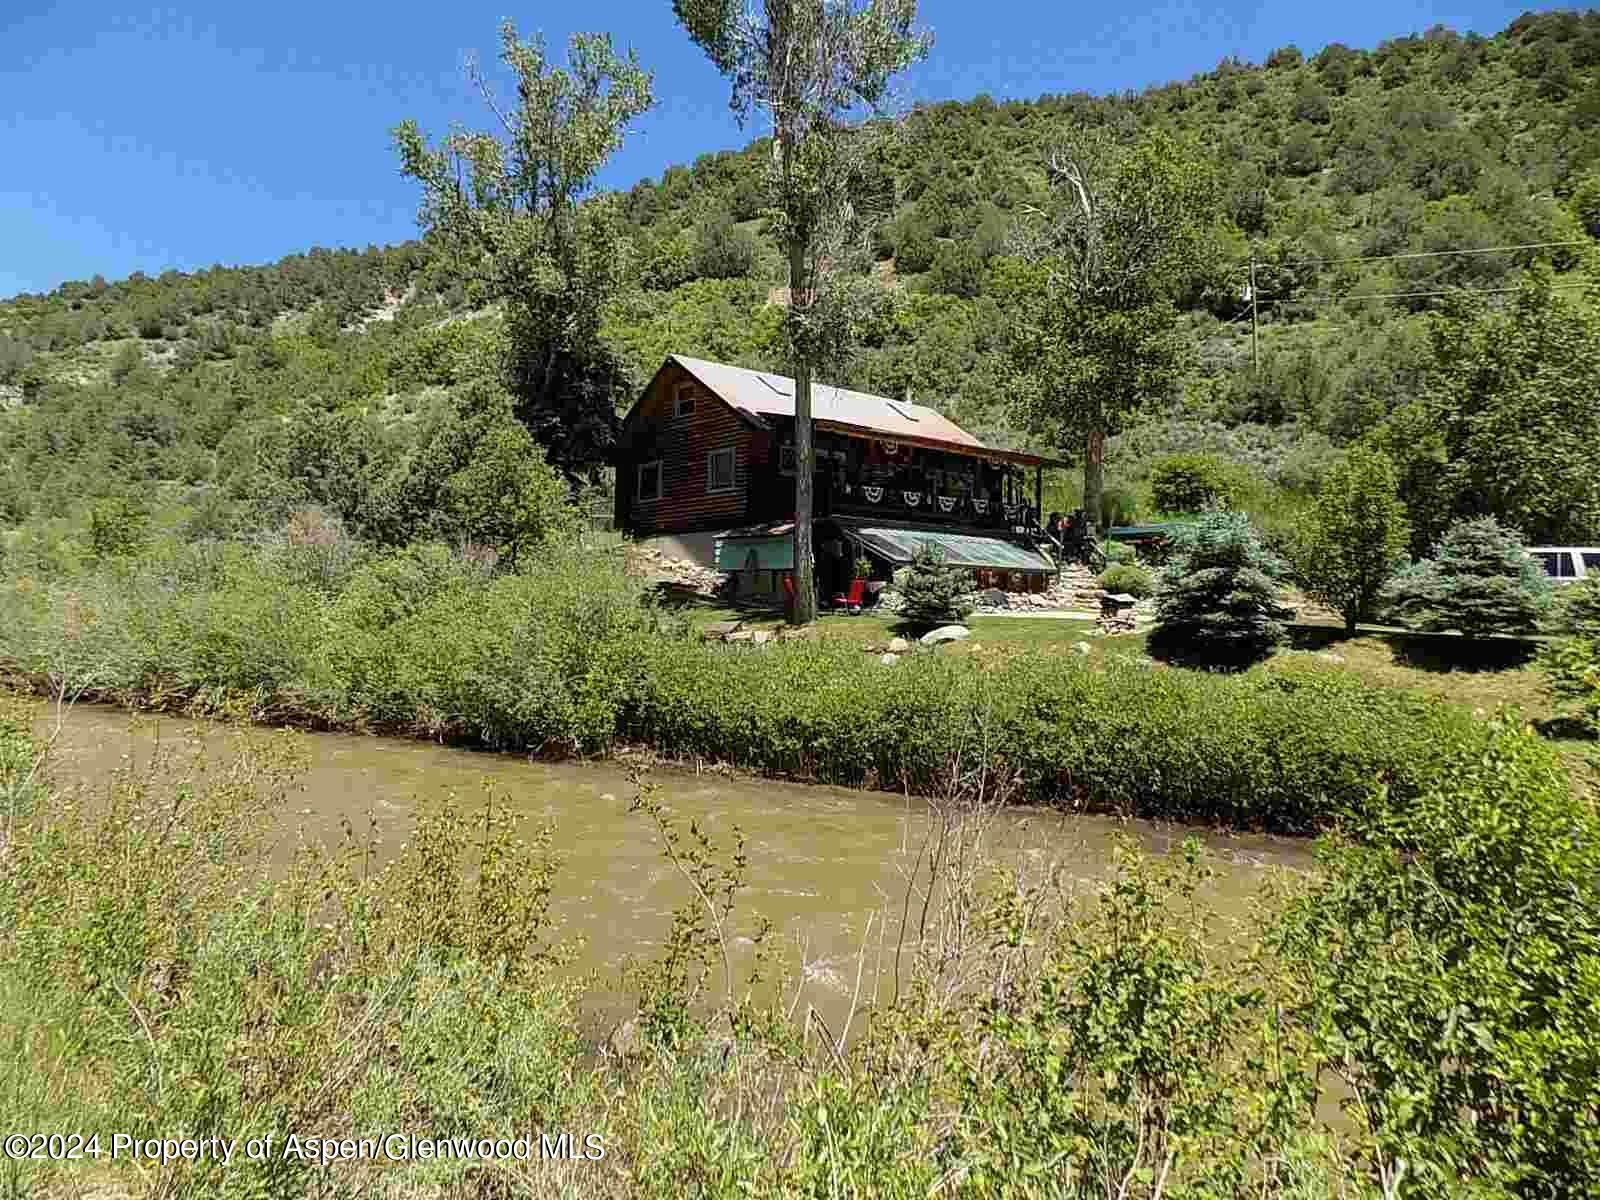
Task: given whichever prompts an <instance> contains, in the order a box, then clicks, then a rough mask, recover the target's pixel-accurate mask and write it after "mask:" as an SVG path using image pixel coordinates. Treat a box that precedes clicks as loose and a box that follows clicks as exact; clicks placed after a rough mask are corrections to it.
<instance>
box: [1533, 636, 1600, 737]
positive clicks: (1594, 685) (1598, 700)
mask: <svg viewBox="0 0 1600 1200" xmlns="http://www.w3.org/2000/svg"><path fill="white" fill-rule="evenodd" d="M1539 663H1540V665H1541V666H1542V667H1543V668H1544V670H1545V674H1546V676H1547V677H1548V685H1549V688H1550V693H1551V695H1552V696H1553V697H1554V698H1555V699H1556V701H1557V704H1558V706H1559V707H1560V708H1561V709H1562V710H1563V711H1566V712H1570V713H1572V714H1573V715H1575V716H1576V717H1577V719H1578V720H1580V721H1582V722H1583V723H1584V725H1586V726H1587V727H1588V728H1589V729H1590V731H1592V732H1594V733H1600V640H1597V639H1595V638H1583V637H1568V638H1562V639H1561V640H1560V641H1557V642H1553V643H1551V644H1550V645H1548V646H1546V647H1544V648H1543V649H1542V650H1541V651H1540V653H1539Z"/></svg>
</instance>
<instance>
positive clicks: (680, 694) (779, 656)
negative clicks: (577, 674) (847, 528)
mask: <svg viewBox="0 0 1600 1200" xmlns="http://www.w3.org/2000/svg"><path fill="white" fill-rule="evenodd" d="M629 688H630V691H629V694H628V696H627V697H626V699H625V701H624V703H623V706H622V714H623V726H622V730H621V732H622V733H623V735H624V736H626V737H629V738H632V739H634V740H638V741H643V742H647V743H649V744H651V745H653V746H654V747H655V748H656V749H657V750H659V751H661V752H663V753H666V754H673V755H681V756H699V757H703V758H707V759H713V760H721V761H725V762H729V763H732V764H735V765H737V766H741V767H745V768H749V769H752V770H757V771H763V772H769V773H777V774H785V775H792V776H795V777H799V778H806V779H815V780H819V781H823V782H829V783H840V784H846V785H861V784H869V785H877V786H887V787H898V786H900V785H902V784H904V785H906V786H908V787H910V788H911V789H912V790H913V791H920V790H924V789H925V788H927V787H928V786H929V785H930V783H931V782H932V779H933V776H934V773H935V771H936V770H937V768H938V765H939V764H941V763H942V762H943V760H944V756H945V754H946V753H947V752H948V751H949V750H950V749H951V748H952V747H954V746H955V745H957V744H958V743H961V742H962V739H963V734H964V733H977V734H979V735H980V737H981V744H984V745H986V746H987V747H989V750H988V752H989V753H991V754H992V755H993V756H994V757H995V759H997V760H1002V761H1004V762H1005V763H1006V764H1007V765H1009V766H1011V767H1013V768H1015V769H1017V770H1020V771H1021V772H1022V776H1023V781H1024V785H1025V789H1026V793H1027V797H1028V799H1030V800H1033V801H1036V802H1043V803H1051V804H1057V805H1061V806H1064V807H1070V808H1074V809H1093V810H1099V811H1110V812H1119V813H1124V814H1128V815H1137V816H1148V817H1173V818H1182V819H1189V820H1205V821H1217V822H1221V823H1227V824H1234V825H1245V826H1257V827H1265V828H1271V829H1279V830H1285V831H1304V830H1309V829H1313V828H1316V827H1319V826H1322V825H1324V824H1326V823H1328V822H1329V821H1331V820H1332V819H1334V818H1335V817H1336V816H1337V815H1338V814H1339V813H1340V812H1342V811H1346V810H1350V809H1353V808H1358V807H1360V806H1361V805H1363V804H1364V803H1365V798H1366V797H1367V795H1368V794H1369V793H1370V790H1371V787H1372V784H1373V781H1374V780H1376V779H1379V778H1382V779H1386V780H1388V781H1389V783H1390V786H1391V787H1392V788H1394V789H1396V790H1397V791H1398V792H1400V793H1402V794H1410V793H1411V792H1414V791H1415V790H1417V789H1418V788H1420V787H1421V786H1422V785H1423V784H1424V783H1425V782H1426V781H1427V779H1428V778H1429V775H1430V773H1431V772H1432V771H1434V770H1436V769H1437V766H1438V764H1439V763H1440V762H1441V761H1443V760H1444V759H1445V757H1446V756H1448V755H1450V754H1453V753H1455V752H1458V751H1461V750H1468V751H1470V750H1471V749H1472V748H1474V747H1476V746H1478V745H1480V744H1481V743H1482V742H1483V740H1484V738H1485V736H1486V734H1485V733H1484V730H1483V726H1482V724H1481V723H1480V722H1477V721H1475V720H1474V719H1473V718H1472V717H1471V716H1470V715H1468V714H1467V713H1466V712H1465V711H1464V710H1461V709H1458V708H1455V707H1452V706H1448V705H1444V704H1441V703H1438V702H1436V701H1430V700H1426V699H1422V698H1418V697H1413V696H1410V695H1407V694H1405V693H1403V692H1399V691H1395V690H1388V689H1378V688H1373V687H1370V686H1366V685H1363V684H1361V683H1359V682H1358V681H1354V680H1351V679H1349V678H1348V677H1345V676H1340V675H1338V674H1336V673H1334V672H1331V671H1328V670H1319V669H1313V668H1298V669H1296V668H1284V669H1279V670H1276V671H1273V672H1266V671H1258V672H1255V673H1252V674H1249V675H1245V676H1242V677H1235V678H1228V677H1224V676H1220V675H1210V674H1200V673H1194V672H1187V671H1177V670H1164V669H1152V668H1145V667H1141V666H1138V665H1135V664H1131V663H1129V664H1121V663H1117V662H1112V663H1111V664H1109V665H1107V666H1105V667H1095V666H1089V665H1085V664H1081V663H1078V662H1076V661H1075V660H1070V659H1064V658H1062V657H1059V656H1046V655H1037V654H1021V655H1017V656H1015V657H1013V658H1011V659H1009V660H1008V661H1006V662H1004V663H999V664H992V665H987V666H985V667H983V668H979V669H975V668H974V666H973V664H972V663H971V662H970V661H964V660H960V659H954V658H945V657H941V656H937V655H931V654H915V655H911V656H909V657H907V658H904V659H902V660H900V661H899V662H897V663H895V664H893V665H892V666H885V665H884V664H882V663H880V662H879V661H878V660H877V658H875V657H872V656H868V655H864V654H862V653H861V651H860V650H859V649H852V648H848V647H844V646H837V645H830V644H827V643H821V644H806V643H798V644H786V645H778V646H772V647H769V648H767V649H765V650H763V651H741V650H734V649H731V648H729V647H721V646H693V645H683V644H661V645H656V646H654V647H652V648H651V653H650V654H649V656H648V659H647V660H646V661H644V662H642V663H640V664H637V665H636V667H635V669H634V674H633V677H632V679H631V682H630V684H629ZM965 744H968V745H971V744H974V743H973V742H972V741H970V740H969V741H967V742H966V743H965Z"/></svg>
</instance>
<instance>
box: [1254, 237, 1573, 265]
mask: <svg viewBox="0 0 1600 1200" xmlns="http://www.w3.org/2000/svg"><path fill="white" fill-rule="evenodd" d="M1590 244H1592V243H1591V240H1590V239H1588V238H1578V239H1576V240H1571V241H1563V242H1524V243H1523V244H1521V245H1519V246H1483V247H1479V248H1475V249H1471V250H1418V251H1415V252H1413V253H1407V254H1362V255H1357V256H1355V257H1353V258H1297V259H1291V260H1289V261H1287V262H1266V261H1264V260H1261V259H1253V260H1252V261H1253V262H1254V264H1255V265H1256V266H1263V267H1329V266H1335V265H1337V264H1339V263H1360V262H1392V261H1394V260H1395V259H1399V258H1447V257H1449V256H1450V255H1452V254H1504V253H1508V252H1510V251H1512V250H1546V249H1550V248H1551V247H1554V246H1587V245H1590ZM1249 269H1250V268H1249V267H1248V266H1244V267H1239V268H1238V270H1239V271H1248V270H1249Z"/></svg>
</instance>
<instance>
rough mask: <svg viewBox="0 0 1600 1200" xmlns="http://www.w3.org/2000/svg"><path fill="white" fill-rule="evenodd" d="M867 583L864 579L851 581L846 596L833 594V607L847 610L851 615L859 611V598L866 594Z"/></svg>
mask: <svg viewBox="0 0 1600 1200" xmlns="http://www.w3.org/2000/svg"><path fill="white" fill-rule="evenodd" d="M866 591H867V581H866V580H865V579H852V580H851V581H850V591H849V593H848V594H847V595H841V594H837V593H836V594H835V595H834V597H833V606H834V607H835V608H848V609H849V610H850V611H851V612H852V613H858V612H860V611H861V598H862V596H864V595H865V594H866Z"/></svg>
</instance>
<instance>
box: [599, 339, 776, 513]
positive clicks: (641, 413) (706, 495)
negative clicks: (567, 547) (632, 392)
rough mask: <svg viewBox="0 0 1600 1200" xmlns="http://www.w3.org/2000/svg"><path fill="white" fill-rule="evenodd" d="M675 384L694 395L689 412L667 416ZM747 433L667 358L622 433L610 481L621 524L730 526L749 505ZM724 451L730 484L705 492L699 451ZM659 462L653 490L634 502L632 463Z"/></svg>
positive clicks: (750, 437) (635, 468)
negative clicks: (656, 494)
mask: <svg viewBox="0 0 1600 1200" xmlns="http://www.w3.org/2000/svg"><path fill="white" fill-rule="evenodd" d="M680 384H686V385H688V389H689V394H692V395H693V396H694V402H695V403H694V412H692V413H690V414H689V415H687V416H682V417H675V416H673V415H672V410H673V396H674V394H675V393H676V391H677V389H678V386H679V385H680ZM755 434H756V430H754V429H753V428H752V427H751V426H750V424H749V423H748V422H747V421H745V420H743V419H742V418H741V417H740V416H739V415H738V414H737V413H735V412H734V411H733V409H731V408H729V407H728V406H727V405H726V404H724V403H723V402H722V401H721V400H720V399H718V398H717V397H716V396H714V395H712V394H711V393H710V392H709V391H707V390H706V389H705V388H704V387H702V386H701V385H700V384H699V383H698V382H697V381H696V380H695V379H694V378H693V377H692V376H690V375H689V373H688V372H686V371H685V370H683V368H682V367H679V366H677V365H676V364H673V365H671V366H669V367H667V368H665V369H663V370H662V371H660V372H658V373H657V374H656V377H655V379H653V380H652V381H651V383H650V386H649V388H648V389H647V390H646V392H645V394H644V396H643V397H642V398H641V400H640V402H639V405H638V407H637V408H636V409H635V410H634V412H633V414H632V417H631V419H630V420H629V422H628V427H627V429H626V430H624V431H623V453H622V455H621V461H620V463H619V466H620V467H621V468H622V469H621V470H619V471H618V473H617V474H618V479H617V485H618V486H617V493H618V499H617V514H618V516H619V517H620V518H622V522H621V523H622V525H623V527H624V528H627V529H630V530H633V531H636V532H639V533H674V532H688V531H691V530H698V529H712V528H718V527H724V526H733V525H738V524H740V523H741V522H743V521H744V520H745V519H746V516H747V514H748V511H749V504H748V496H749V491H750V478H751V463H752V454H753V451H754V449H755V446H754V443H755ZM726 449H731V450H732V451H733V452H734V455H733V489H732V490H731V491H727V492H707V490H706V456H707V455H708V454H710V453H711V452H712V451H714V450H726ZM657 460H659V461H660V463H661V496H660V498H659V499H656V500H641V499H639V498H638V496H637V494H636V492H637V488H638V479H639V466H640V464H642V463H647V462H654V461H657Z"/></svg>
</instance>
